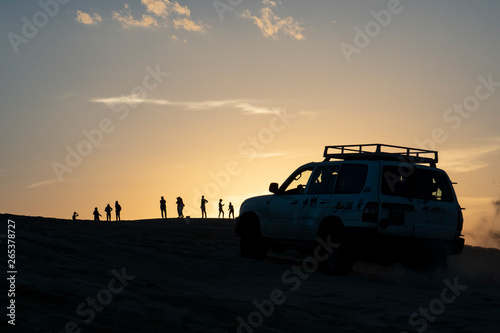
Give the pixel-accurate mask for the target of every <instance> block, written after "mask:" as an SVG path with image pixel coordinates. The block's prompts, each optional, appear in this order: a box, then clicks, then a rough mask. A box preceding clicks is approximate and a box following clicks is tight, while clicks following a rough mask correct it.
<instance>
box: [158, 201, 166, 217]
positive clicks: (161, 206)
mask: <svg viewBox="0 0 500 333" xmlns="http://www.w3.org/2000/svg"><path fill="white" fill-rule="evenodd" d="M160 210H161V218H163V214H165V218H167V202H166V201H165V198H163V197H161V200H160Z"/></svg>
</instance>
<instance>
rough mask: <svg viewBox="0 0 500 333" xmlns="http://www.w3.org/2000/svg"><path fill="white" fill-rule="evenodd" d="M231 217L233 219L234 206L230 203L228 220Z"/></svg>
mask: <svg viewBox="0 0 500 333" xmlns="http://www.w3.org/2000/svg"><path fill="white" fill-rule="evenodd" d="M231 215H232V216H233V219H234V206H233V204H232V203H229V218H231Z"/></svg>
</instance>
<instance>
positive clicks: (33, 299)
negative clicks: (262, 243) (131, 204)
mask: <svg viewBox="0 0 500 333" xmlns="http://www.w3.org/2000/svg"><path fill="white" fill-rule="evenodd" d="M7 219H11V220H13V221H15V222H16V264H17V271H18V274H17V277H16V298H15V299H16V326H15V327H13V326H11V325H8V330H7V331H12V332H58V333H59V332H245V333H247V332H276V333H277V332H398V333H400V332H424V331H425V332H495V333H496V332H498V331H499V328H500V251H498V250H494V249H484V248H477V247H467V248H466V249H465V251H464V253H462V254H461V255H460V256H456V257H452V258H450V260H449V266H450V268H449V269H448V270H447V271H442V270H441V271H432V272H417V271H411V270H405V269H404V268H403V267H401V266H400V265H394V266H392V267H381V266H378V265H375V264H370V263H363V262H358V263H356V264H355V266H354V270H353V272H352V273H351V274H350V275H348V276H345V277H337V276H329V275H326V274H324V273H323V272H322V271H321V270H316V271H314V267H313V266H306V268H307V269H308V270H309V271H310V272H309V273H307V272H306V271H304V270H303V269H299V268H297V267H300V266H302V264H303V263H304V262H308V263H311V261H308V260H305V259H307V256H299V255H298V254H296V253H294V252H289V253H285V254H281V255H277V254H270V256H269V258H268V259H266V260H265V261H263V262H259V261H254V260H249V259H241V258H240V257H239V253H238V238H237V237H236V236H235V235H234V232H233V224H232V222H231V221H229V220H216V219H210V220H203V221H202V220H199V219H191V220H190V221H189V223H186V221H185V220H178V219H169V220H163V221H162V220H145V221H124V222H118V223H117V222H111V223H106V222H100V223H95V222H90V221H77V222H73V221H66V220H56V219H47V218H40V217H21V216H12V215H0V220H1V225H2V230H1V231H0V234H2V235H3V237H4V236H5V234H6V230H7V226H6V225H7ZM0 240H1V241H2V245H1V246H2V249H3V250H4V251H5V252H4V253H6V242H5V238H2V239H0ZM2 256H3V257H4V258H6V255H2ZM2 262H4V264H5V262H6V259H5V260H3V259H2ZM2 267H3V271H4V272H5V271H6V270H7V268H6V267H5V266H4V265H2ZM294 267H295V268H294ZM2 289H3V288H2ZM1 293H2V296H1V297H0V299H2V300H3V301H2V303H4V304H2V308H3V309H5V306H6V301H5V300H6V298H7V297H5V294H6V293H7V291H5V290H2V291H1ZM273 301H274V303H273ZM2 317H3V321H4V322H3V323H2V326H1V327H5V326H4V323H5V322H6V321H7V320H8V318H7V317H6V316H5V314H4V315H3V316H2ZM1 331H2V332H4V330H3V329H2V330H1Z"/></svg>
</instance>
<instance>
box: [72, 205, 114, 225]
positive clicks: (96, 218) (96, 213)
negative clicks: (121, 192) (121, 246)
mask: <svg viewBox="0 0 500 333" xmlns="http://www.w3.org/2000/svg"><path fill="white" fill-rule="evenodd" d="M104 211H105V212H106V221H111V212H112V211H113V208H111V205H110V204H108V205H107V206H106V208H104ZM121 211H122V206H120V204H119V203H118V201H115V215H116V221H121V217H120V212H121ZM92 214H93V215H94V221H100V219H99V218H100V217H101V216H102V215H101V214H100V213H99V210H98V209H97V207H95V208H94V212H93V213H92ZM77 217H78V213H77V212H74V213H73V221H76V218H77Z"/></svg>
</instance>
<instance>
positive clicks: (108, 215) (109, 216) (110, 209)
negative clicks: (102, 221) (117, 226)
mask: <svg viewBox="0 0 500 333" xmlns="http://www.w3.org/2000/svg"><path fill="white" fill-rule="evenodd" d="M112 210H113V208H111V206H110V205H109V204H108V205H107V206H106V208H104V211H105V212H106V221H109V222H111V211H112Z"/></svg>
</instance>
